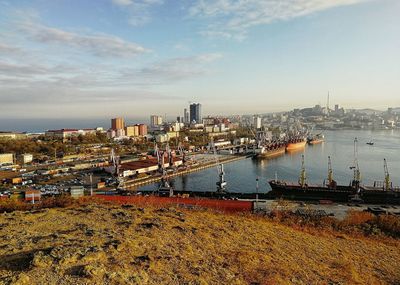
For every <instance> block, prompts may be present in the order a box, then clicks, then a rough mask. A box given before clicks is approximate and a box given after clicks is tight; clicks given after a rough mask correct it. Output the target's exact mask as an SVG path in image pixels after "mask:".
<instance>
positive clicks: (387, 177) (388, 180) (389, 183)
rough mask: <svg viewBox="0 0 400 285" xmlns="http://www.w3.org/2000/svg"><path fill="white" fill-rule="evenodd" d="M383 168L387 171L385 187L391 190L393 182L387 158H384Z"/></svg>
mask: <svg viewBox="0 0 400 285" xmlns="http://www.w3.org/2000/svg"><path fill="white" fill-rule="evenodd" d="M383 169H384V172H385V189H384V190H386V191H388V190H390V188H391V182H390V174H389V168H388V165H387V162H386V158H384V159H383Z"/></svg>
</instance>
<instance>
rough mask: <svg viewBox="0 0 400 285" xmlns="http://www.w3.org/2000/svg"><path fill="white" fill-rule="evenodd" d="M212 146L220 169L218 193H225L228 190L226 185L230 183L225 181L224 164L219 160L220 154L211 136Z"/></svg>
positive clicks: (218, 169)
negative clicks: (218, 154)
mask: <svg viewBox="0 0 400 285" xmlns="http://www.w3.org/2000/svg"><path fill="white" fill-rule="evenodd" d="M211 147H212V151H213V153H214V159H215V162H216V164H217V171H218V177H219V180H218V181H217V183H216V184H217V192H218V193H224V192H226V185H227V184H228V183H227V182H226V181H225V178H224V176H225V172H224V165H223V164H222V163H220V162H219V159H218V156H217V150H216V148H215V144H214V139H213V138H211V145H210V148H211Z"/></svg>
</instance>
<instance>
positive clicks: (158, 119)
mask: <svg viewBox="0 0 400 285" xmlns="http://www.w3.org/2000/svg"><path fill="white" fill-rule="evenodd" d="M162 123H163V118H162V116H158V115H151V116H150V125H151V126H160V125H162Z"/></svg>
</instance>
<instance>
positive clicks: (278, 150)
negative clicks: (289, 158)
mask: <svg viewBox="0 0 400 285" xmlns="http://www.w3.org/2000/svg"><path fill="white" fill-rule="evenodd" d="M285 151H286V144H285V143H283V142H272V143H269V144H266V145H259V146H257V147H256V148H255V150H254V154H255V157H257V158H272V157H275V156H278V155H282V154H285Z"/></svg>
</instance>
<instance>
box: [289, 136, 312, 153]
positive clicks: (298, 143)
mask: <svg viewBox="0 0 400 285" xmlns="http://www.w3.org/2000/svg"><path fill="white" fill-rule="evenodd" d="M306 143H307V140H306V139H305V138H304V137H296V138H292V139H289V141H288V142H287V145H286V151H293V150H298V149H302V148H304V147H305V146H306Z"/></svg>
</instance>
